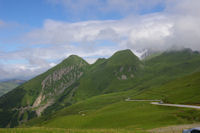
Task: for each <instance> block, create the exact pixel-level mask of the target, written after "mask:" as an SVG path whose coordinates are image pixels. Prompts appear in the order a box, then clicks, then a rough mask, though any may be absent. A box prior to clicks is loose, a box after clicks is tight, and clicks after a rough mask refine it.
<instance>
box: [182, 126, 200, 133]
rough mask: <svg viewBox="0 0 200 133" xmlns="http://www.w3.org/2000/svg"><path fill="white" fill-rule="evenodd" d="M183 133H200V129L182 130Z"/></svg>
mask: <svg viewBox="0 0 200 133" xmlns="http://www.w3.org/2000/svg"><path fill="white" fill-rule="evenodd" d="M183 133H200V127H197V128H191V129H187V130H183Z"/></svg>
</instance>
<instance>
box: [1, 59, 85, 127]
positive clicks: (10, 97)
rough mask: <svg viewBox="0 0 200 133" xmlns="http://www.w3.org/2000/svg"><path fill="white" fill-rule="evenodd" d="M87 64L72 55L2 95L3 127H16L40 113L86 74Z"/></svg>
mask: <svg viewBox="0 0 200 133" xmlns="http://www.w3.org/2000/svg"><path fill="white" fill-rule="evenodd" d="M87 67H88V63H87V62H85V61H84V60H83V59H82V58H80V57H78V56H75V55H72V56H70V57H68V58H67V59H66V60H64V61H63V62H61V63H60V64H58V65H57V66H55V67H53V68H52V69H50V70H48V71H47V72H45V73H43V74H41V75H39V76H37V77H35V78H33V79H31V80H30V81H28V82H26V83H24V84H22V85H20V86H19V87H17V88H16V89H14V90H13V91H11V92H9V93H7V94H5V95H3V96H2V97H0V117H1V119H0V127H5V126H10V127H13V126H16V125H18V124H19V123H21V122H25V121H27V120H29V119H31V118H33V117H36V116H37V115H40V114H41V113H42V111H43V110H44V109H45V108H47V107H48V106H50V105H52V104H53V103H54V101H55V100H56V99H57V97H59V96H60V95H61V94H62V93H63V91H64V90H65V89H66V90H67V88H69V87H70V86H71V85H72V84H73V83H74V82H75V81H76V80H78V79H79V78H80V77H81V76H82V75H83V74H84V71H85V70H86V69H87ZM69 91H71V90H69Z"/></svg>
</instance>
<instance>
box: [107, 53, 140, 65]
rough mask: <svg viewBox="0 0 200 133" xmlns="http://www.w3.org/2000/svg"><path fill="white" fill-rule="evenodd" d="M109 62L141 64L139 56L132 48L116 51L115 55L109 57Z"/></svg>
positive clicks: (112, 63) (113, 63) (114, 63)
mask: <svg viewBox="0 0 200 133" xmlns="http://www.w3.org/2000/svg"><path fill="white" fill-rule="evenodd" d="M109 64H111V65H121V64H127V65H133V64H141V62H140V60H139V58H138V57H137V56H136V55H135V54H134V53H133V52H132V51H131V50H130V49H126V50H121V51H118V52H116V53H115V54H114V55H113V56H111V57H110V58H109Z"/></svg>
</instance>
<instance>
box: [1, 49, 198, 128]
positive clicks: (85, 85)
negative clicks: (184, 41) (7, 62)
mask: <svg viewBox="0 0 200 133" xmlns="http://www.w3.org/2000/svg"><path fill="white" fill-rule="evenodd" d="M198 71H200V54H199V53H198V52H194V51H192V50H189V49H184V50H180V51H167V52H163V53H160V54H158V55H156V56H153V57H151V58H146V59H144V60H140V59H139V58H138V57H137V56H135V55H134V54H133V53H132V52H131V50H122V51H118V52H116V53H114V54H113V55H112V56H111V57H110V58H108V59H104V58H102V59H98V60H97V61H96V62H95V63H94V64H92V65H89V64H88V63H87V62H86V61H84V60H83V59H82V58H80V57H78V56H76V55H72V56H69V57H68V58H67V59H65V60H64V61H63V62H61V63H60V64H58V65H57V66H55V67H53V68H52V69H50V70H48V71H47V72H45V73H43V74H41V75H39V76H37V77H35V78H33V79H31V80H30V81H27V82H26V83H24V84H22V85H20V86H19V87H17V88H16V89H14V90H13V91H11V92H9V93H7V94H5V95H4V96H2V97H1V98H0V118H1V119H0V126H1V127H6V126H7V127H14V126H17V125H19V124H22V123H24V124H26V122H27V121H28V120H29V122H28V125H31V126H32V125H33V126H35V125H39V126H47V127H49V126H50V127H51V126H52V127H62V125H63V127H64V126H66V123H68V124H69V125H68V126H69V128H70V125H71V126H72V127H73V122H74V127H76V126H77V127H78V128H79V127H80V128H81V127H85V128H86V127H90V128H98V127H100V128H103V127H104V126H106V125H104V124H102V126H99V125H98V124H100V123H101V122H103V121H100V118H104V119H105V120H106V121H109V120H108V119H109V118H110V116H109V114H110V115H111V116H113V117H116V116H117V114H118V113H120V112H123V110H120V109H119V108H121V107H122V108H124V114H123V117H124V120H125V121H126V120H128V118H129V117H128V116H125V114H126V113H129V114H131V112H130V110H129V109H133V108H135V113H137V112H140V111H141V108H138V107H139V105H138V104H134V105H132V103H131V104H129V103H124V102H122V101H124V99H126V98H128V97H130V98H134V99H157V98H158V99H162V100H164V101H166V102H167V101H169V102H172V103H173V102H174V103H179V102H180V101H179V100H177V101H175V100H173V99H174V96H173V94H172V93H170V91H167V90H168V89H167V86H169V85H170V84H172V85H173V84H174V83H173V81H177V82H178V80H179V79H181V78H183V79H185V76H186V77H187V76H188V75H192V74H193V73H197V72H198ZM195 75H198V74H195ZM183 79H181V80H183ZM188 82H192V81H188ZM196 82H197V80H195V83H196ZM179 84H181V81H179ZM188 84H190V83H188ZM162 88H163V89H162ZM164 90H165V92H166V95H164V94H163V91H164ZM169 90H170V89H169ZM184 90H186V91H185V92H183V91H177V93H180V94H184V93H186V92H187V91H188V88H186V89H184ZM196 91H198V90H197V89H191V93H190V96H192V95H194V94H195V92H196ZM181 97H182V98H184V96H181V95H179V98H180V99H181ZM196 99H198V98H196ZM121 102H122V103H123V104H124V105H123V104H122V103H121ZM115 103H116V106H115ZM180 103H181V102H180ZM192 103H193V104H196V103H197V102H194V101H192V102H191V104H192ZM129 105H130V106H131V107H133V108H128V107H126V106H129ZM107 109H108V110H107ZM142 109H143V110H146V113H147V112H148V111H151V110H152V109H156V110H157V111H158V112H157V113H159V112H162V111H163V113H167V114H168V113H169V114H171V113H172V114H173V113H174V114H176V113H178V112H176V111H175V110H173V109H172V110H171V109H169V110H167V111H169V112H167V111H164V110H163V109H161V110H160V108H155V107H154V106H149V104H144V107H143V108H142ZM87 110H89V112H88V113H89V114H90V115H91V117H88V119H86V122H83V121H84V120H83V119H82V116H79V114H82V113H79V112H81V111H84V112H85V111H86V112H85V113H87ZM93 111H94V112H93ZM118 111H119V112H118ZM126 111H127V112H126ZM98 112H99V113H100V114H98ZM103 112H105V114H103ZM115 112H116V114H113V113H115ZM85 113H83V115H84V114H85ZM95 113H97V114H98V115H95ZM77 114H78V116H77ZM106 114H107V115H106ZM112 114H113V115H112ZM155 114H156V113H155ZM155 114H147V115H148V118H149V119H150V118H151V117H155ZM118 115H119V116H120V114H118ZM143 115H144V114H143ZM143 115H142V114H141V116H140V119H142V116H143ZM162 115H163V116H164V114H160V116H162ZM97 116H98V117H97ZM106 116H107V118H106ZM168 116H169V117H172V116H171V115H168ZM132 117H133V119H136V117H137V116H136V115H132ZM33 118H34V119H33ZM76 118H77V119H76ZM125 118H126V119H125ZM155 118H156V117H155ZM176 118H178V119H179V118H180V119H182V118H181V117H176ZM61 119H62V120H61ZM158 119H159V120H161V121H162V120H163V117H161V118H158ZM169 119H170V118H169ZM79 120H80V121H82V123H81V124H80V123H79V124H80V125H77V124H76V122H77V121H79ZM113 120H115V119H113ZM59 121H62V122H63V124H61V126H58V124H59V123H60V122H59ZM119 121H122V123H124V122H125V121H123V120H121V119H119ZM154 121H156V120H154ZM173 121H174V119H170V121H169V123H170V122H173ZM52 122H53V123H52ZM65 122H66V123H65ZM70 122H71V123H70ZM110 122H111V123H112V122H114V121H110ZM174 122H177V123H178V122H180V121H178V120H177V121H174ZM185 122H189V120H185ZM95 123H97V125H96V126H95V125H94V124H95ZM120 123H121V122H120ZM120 123H119V124H120ZM122 123H121V124H122ZM131 123H132V122H129V124H131ZM107 124H108V123H107ZM129 124H127V125H126V124H125V125H124V126H128V125H129ZM135 124H137V123H135ZM140 124H142V121H141V123H140ZM146 124H148V123H146ZM166 124H168V123H166ZM107 126H108V127H110V128H112V124H111V125H110V126H109V125H107ZM124 126H122V127H124ZM146 126H148V125H146ZM113 127H117V125H115V126H114V125H113Z"/></svg>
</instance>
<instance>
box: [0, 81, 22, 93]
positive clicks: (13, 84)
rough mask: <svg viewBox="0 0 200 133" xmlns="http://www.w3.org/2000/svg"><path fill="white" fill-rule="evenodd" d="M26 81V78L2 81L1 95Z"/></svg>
mask: <svg viewBox="0 0 200 133" xmlns="http://www.w3.org/2000/svg"><path fill="white" fill-rule="evenodd" d="M24 82H25V81H24V80H17V79H13V80H7V81H2V82H0V97H1V96H2V95H4V94H6V93H7V92H9V91H11V90H12V89H14V88H16V87H17V86H18V85H20V84H22V83H24Z"/></svg>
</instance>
